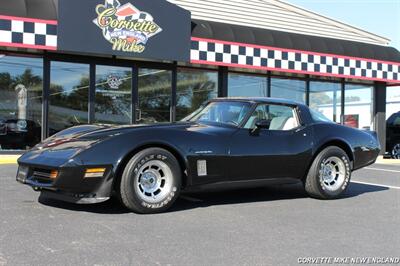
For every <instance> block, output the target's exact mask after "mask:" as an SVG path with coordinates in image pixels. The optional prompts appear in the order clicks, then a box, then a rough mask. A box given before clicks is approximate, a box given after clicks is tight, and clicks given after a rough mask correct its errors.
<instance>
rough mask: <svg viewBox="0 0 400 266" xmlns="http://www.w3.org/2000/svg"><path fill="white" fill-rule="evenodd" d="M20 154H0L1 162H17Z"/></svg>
mask: <svg viewBox="0 0 400 266" xmlns="http://www.w3.org/2000/svg"><path fill="white" fill-rule="evenodd" d="M19 156H20V155H5V154H0V164H16V163H17V159H18V158H19Z"/></svg>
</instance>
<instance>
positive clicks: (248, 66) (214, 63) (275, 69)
mask: <svg viewBox="0 0 400 266" xmlns="http://www.w3.org/2000/svg"><path fill="white" fill-rule="evenodd" d="M190 63H192V64H203V65H214V66H227V67H238V68H249V69H261V70H266V71H268V70H269V71H277V72H289V73H296V74H309V75H314V76H326V77H338V78H351V79H363V80H373V81H386V82H394V83H398V82H399V81H398V80H391V79H383V78H368V77H360V76H350V75H342V74H330V73H321V72H312V71H305V70H293V69H284V68H274V67H264V66H251V65H240V64H233V63H223V62H210V61H204V60H190Z"/></svg>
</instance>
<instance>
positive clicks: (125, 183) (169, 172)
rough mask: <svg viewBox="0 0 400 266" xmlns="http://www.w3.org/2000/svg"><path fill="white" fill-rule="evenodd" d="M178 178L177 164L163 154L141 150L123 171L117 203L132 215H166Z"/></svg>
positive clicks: (169, 154)
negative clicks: (164, 213)
mask: <svg viewBox="0 0 400 266" xmlns="http://www.w3.org/2000/svg"><path fill="white" fill-rule="evenodd" d="M181 175H182V173H181V169H180V166H179V163H178V161H177V160H176V158H175V157H174V156H173V155H172V154H171V153H170V152H168V151H167V150H164V149H161V148H148V149H145V150H142V151H140V152H139V153H137V154H135V155H134V156H133V157H132V159H130V161H129V162H128V163H127V165H126V167H125V169H124V172H123V174H122V178H121V184H120V197H121V201H122V203H123V204H124V205H125V206H126V207H127V208H128V209H130V210H132V211H133V212H136V213H159V212H163V211H166V210H167V209H168V208H170V207H171V205H172V204H173V203H174V201H175V200H176V198H177V197H178V195H179V192H180V188H181Z"/></svg>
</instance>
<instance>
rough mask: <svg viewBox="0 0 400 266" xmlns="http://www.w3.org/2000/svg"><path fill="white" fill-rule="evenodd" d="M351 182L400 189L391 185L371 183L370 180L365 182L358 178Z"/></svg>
mask: <svg viewBox="0 0 400 266" xmlns="http://www.w3.org/2000/svg"><path fill="white" fill-rule="evenodd" d="M350 182H351V183H356V184H363V185H370V186H376V187H386V188H393V189H400V187H396V186H389V185H384V184H378V183H370V182H363V181H356V180H351V181H350Z"/></svg>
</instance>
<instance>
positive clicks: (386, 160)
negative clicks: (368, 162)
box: [376, 156, 400, 165]
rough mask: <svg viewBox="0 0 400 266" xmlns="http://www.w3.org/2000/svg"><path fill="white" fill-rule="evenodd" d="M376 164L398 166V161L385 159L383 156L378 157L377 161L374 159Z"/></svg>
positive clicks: (399, 161) (399, 163) (399, 162)
mask: <svg viewBox="0 0 400 266" xmlns="http://www.w3.org/2000/svg"><path fill="white" fill-rule="evenodd" d="M376 163H379V164H390V165H400V160H397V159H385V158H383V156H379V157H378V159H376Z"/></svg>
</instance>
